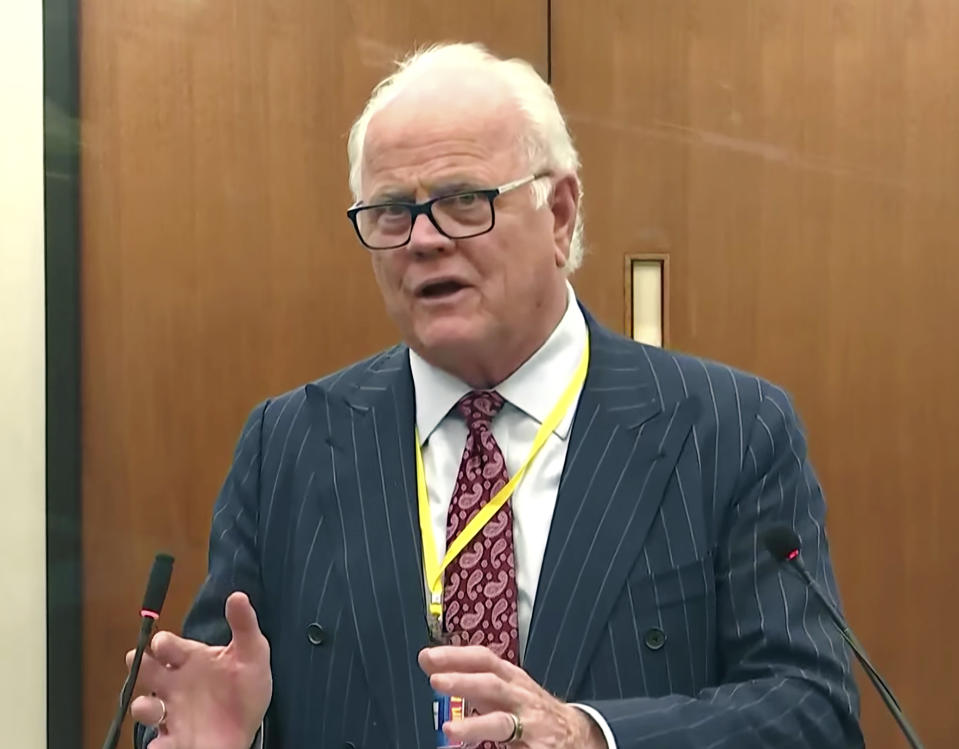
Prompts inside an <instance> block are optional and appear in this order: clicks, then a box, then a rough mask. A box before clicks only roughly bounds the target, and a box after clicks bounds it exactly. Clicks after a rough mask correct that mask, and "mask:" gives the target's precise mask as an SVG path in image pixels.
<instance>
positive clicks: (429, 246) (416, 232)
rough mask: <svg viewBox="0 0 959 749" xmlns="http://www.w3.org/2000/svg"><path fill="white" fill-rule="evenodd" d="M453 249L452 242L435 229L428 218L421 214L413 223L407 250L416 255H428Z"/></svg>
mask: <svg viewBox="0 0 959 749" xmlns="http://www.w3.org/2000/svg"><path fill="white" fill-rule="evenodd" d="M452 247H453V240H451V239H450V238H449V237H447V236H445V235H444V234H443V233H442V232H441V231H440V230H439V229H437V228H436V227H435V226H434V225H433V222H432V221H430V217H429V216H427V215H426V214H425V213H421V214H420V215H419V216H417V217H416V219H415V220H414V221H413V231H412V233H411V234H410V242H409V250H410V252H412V253H414V254H417V255H429V254H432V253H436V252H443V251H445V250H449V249H451V248H452Z"/></svg>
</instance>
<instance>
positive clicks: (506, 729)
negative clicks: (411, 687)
mask: <svg viewBox="0 0 959 749" xmlns="http://www.w3.org/2000/svg"><path fill="white" fill-rule="evenodd" d="M419 663H420V668H422V669H423V670H424V671H425V672H426V673H427V675H428V676H429V677H430V684H431V685H432V687H433V689H435V690H436V691H437V692H442V693H443V694H448V695H455V696H457V697H462V698H464V699H465V700H466V701H467V703H468V704H469V707H470V709H471V711H472V710H476V711H478V712H479V715H473V716H472V717H469V718H463V719H462V720H455V721H452V722H449V723H447V724H446V725H445V726H444V728H443V731H444V733H445V734H446V736H447V738H449V739H450V741H452V742H463V743H465V744H477V743H479V742H481V741H495V742H500V743H502V742H505V741H506V740H507V739H509V738H510V737H511V736H512V735H513V730H514V721H513V716H516V718H518V719H519V721H520V723H521V725H522V738H521V739H519V740H516V741H513V742H511V743H510V746H515V747H518V748H522V749H547V747H548V748H549V749H606V739H605V738H604V737H603V732H602V730H601V729H600V727H599V726H598V725H597V724H596V722H595V721H594V720H593V719H592V718H590V717H589V716H588V715H586V713H584V712H583V711H582V710H579V709H577V708H575V707H573V706H571V705H568V704H566V703H565V702H561V701H560V700H558V699H556V698H555V697H553V696H552V695H551V694H549V693H548V692H547V691H546V690H545V689H543V688H542V687H541V686H540V685H539V684H537V683H536V682H535V681H533V680H532V679H531V678H530V677H529V675H528V674H527V673H526V672H525V671H523V669H521V668H519V667H518V666H514V665H513V664H512V663H508V662H507V661H504V660H503V659H502V658H499V657H497V656H496V655H494V654H493V653H492V651H490V650H488V649H487V648H485V647H477V646H470V647H433V648H426V649H425V650H422V651H420V655H419Z"/></svg>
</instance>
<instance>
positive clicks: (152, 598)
mask: <svg viewBox="0 0 959 749" xmlns="http://www.w3.org/2000/svg"><path fill="white" fill-rule="evenodd" d="M172 574H173V557H172V556H170V555H169V554H157V555H156V559H154V560H153V567H152V568H151V569H150V579H149V580H148V581H147V590H146V593H144V594H143V606H142V607H141V608H142V610H143V611H149V612H151V613H153V614H155V615H156V616H159V615H160V609H162V608H163V601H164V599H166V592H167V588H169V587H170V576H171V575H172ZM154 618H155V617H154Z"/></svg>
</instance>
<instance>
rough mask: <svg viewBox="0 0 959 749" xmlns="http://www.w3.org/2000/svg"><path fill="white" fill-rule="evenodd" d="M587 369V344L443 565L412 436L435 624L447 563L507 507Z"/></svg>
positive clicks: (416, 437) (440, 608)
mask: <svg viewBox="0 0 959 749" xmlns="http://www.w3.org/2000/svg"><path fill="white" fill-rule="evenodd" d="M588 365H589V341H588V340H587V341H586V345H585V347H584V348H583V356H582V358H581V359H580V361H579V365H577V367H576V371H575V372H574V373H573V378H572V379H571V380H570V381H569V384H568V385H567V386H566V389H565V390H564V391H563V394H562V395H561V396H560V398H559V400H558V401H557V403H556V405H555V406H554V407H553V410H552V411H551V412H550V414H549V416H547V417H546V420H545V421H543V424H542V425H541V426H540V428H539V431H538V432H537V433H536V437H535V438H534V439H533V447H532V449H531V450H530V452H529V455H528V456H526V460H524V461H523V465H522V466H521V467H520V469H519V470H518V471H517V472H516V473H515V475H514V476H513V477H512V478H511V479H510V480H509V482H508V483H507V484H506V486H504V487H503V488H502V489H500V490H499V491H498V492H497V493H496V496H495V497H493V498H492V499H491V500H490V501H489V502H487V503H486V504H485V505H483V507H482V509H481V510H480V511H479V512H477V513H476V515H475V516H474V517H473V519H472V520H470V522H469V523H467V524H466V527H465V528H463V530H462V531H461V532H460V534H459V535H458V536H457V537H456V538H454V539H453V543H451V544H450V545H449V548H447V550H446V556H445V557H444V558H443V560H442V562H440V561H439V560H437V558H436V542H435V541H434V539H433V524H432V522H431V520H430V500H429V494H428V493H427V491H426V473H425V471H424V470H423V452H422V450H420V436H419V431H418V430H417V431H416V432H415V434H414V442H415V445H416V496H417V500H418V502H419V509H420V532H421V533H422V534H423V569H424V570H425V572H426V584H427V585H428V586H429V589H430V601H429V608H430V614H431V615H432V616H433V617H435V618H436V619H437V620H438V619H439V618H440V616H442V614H443V573H444V572H445V570H446V568H447V567H448V566H449V565H450V563H451V562H452V561H453V560H454V559H456V557H457V555H458V554H459V553H460V552H461V551H462V550H463V549H465V548H466V546H467V545H468V544H469V542H470V541H472V540H473V538H474V537H475V536H476V534H477V533H479V532H480V531H481V530H482V529H483V527H484V526H485V525H486V524H487V523H488V522H489V521H490V520H491V519H492V517H493V516H494V515H495V514H496V513H497V512H498V511H499V509H500V508H501V507H502V506H503V505H504V504H506V502H507V501H508V500H509V498H510V496H511V495H512V494H513V490H514V489H516V485H517V484H518V483H519V482H520V480H521V479H522V478H523V475H524V474H525V473H526V469H527V468H529V465H530V463H532V462H533V458H535V457H536V455H537V453H539V451H540V449H541V448H542V447H543V445H544V444H546V440H547V439H548V438H549V435H550V432H552V431H553V430H554V429H555V428H556V425H557V424H559V422H560V421H562V419H563V417H564V416H565V415H566V412H567V411H569V407H570V405H571V404H572V402H573V400H574V399H575V398H576V396H577V395H578V394H579V391H580V390H581V389H582V387H583V382H584V381H585V380H586V369H587V367H588Z"/></svg>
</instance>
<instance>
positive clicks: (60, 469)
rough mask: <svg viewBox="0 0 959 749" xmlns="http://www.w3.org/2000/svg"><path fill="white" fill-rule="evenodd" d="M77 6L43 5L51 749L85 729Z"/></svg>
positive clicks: (52, 0)
mask: <svg viewBox="0 0 959 749" xmlns="http://www.w3.org/2000/svg"><path fill="white" fill-rule="evenodd" d="M77 4H78V0H44V2H43V134H44V157H43V161H44V185H43V190H44V210H45V218H44V229H45V241H46V248H45V266H46V269H45V275H46V280H45V293H46V413H47V416H46V431H47V437H46V439H47V450H46V453H47V455H46V465H47V468H46V479H47V508H46V509H47V533H46V536H47V554H46V560H47V747H48V749H76V747H78V746H80V745H81V743H82V742H81V737H82V735H83V734H82V722H81V721H82V713H81V708H82V704H83V699H82V697H83V692H82V671H81V668H82V658H83V637H82V629H81V625H82V622H83V617H82V613H83V612H82V584H83V578H82V567H81V561H82V558H81V551H82V549H81V532H80V529H81V522H80V520H81V516H80V401H79V393H80V387H79V386H80V305H79V265H78V261H79V166H80V153H79V142H80V140H79V127H80V126H79V60H78V54H77V52H78V48H79V40H78V34H79V27H78V24H77Z"/></svg>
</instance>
